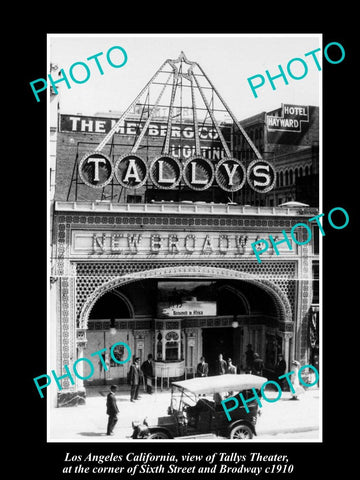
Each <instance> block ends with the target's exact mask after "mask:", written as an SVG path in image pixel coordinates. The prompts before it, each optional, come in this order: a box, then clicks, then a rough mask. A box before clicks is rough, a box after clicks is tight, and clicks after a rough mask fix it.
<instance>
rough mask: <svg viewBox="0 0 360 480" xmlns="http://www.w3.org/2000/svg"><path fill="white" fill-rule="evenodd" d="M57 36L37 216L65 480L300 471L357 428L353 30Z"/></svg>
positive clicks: (48, 383)
mask: <svg viewBox="0 0 360 480" xmlns="http://www.w3.org/2000/svg"><path fill="white" fill-rule="evenodd" d="M51 30H52V29H49V30H48V31H47V32H46V33H42V34H39V37H40V36H41V41H40V42H38V44H40V45H41V48H42V49H43V51H42V52H41V55H44V54H45V57H46V62H45V61H44V62H43V64H42V65H41V64H40V65H41V68H36V67H37V66H38V64H39V63H37V64H34V66H33V68H31V69H29V70H28V72H27V74H26V80H25V83H26V88H27V91H26V94H27V97H28V98H27V102H28V103H31V108H30V109H29V111H30V112H33V111H35V110H37V114H36V115H35V114H34V116H33V117H32V121H30V120H29V124H28V127H27V128H28V130H29V132H30V134H31V132H32V131H36V132H38V139H36V138H35V137H32V142H33V144H34V145H35V148H37V149H38V152H37V158H38V161H39V163H38V164H36V162H35V163H34V170H31V171H29V172H28V175H31V177H30V176H28V177H27V178H26V182H27V183H28V184H30V183H31V181H32V178H33V177H32V175H34V178H35V175H36V172H37V171H38V170H40V171H41V175H39V176H38V177H37V178H36V182H37V183H36V185H37V187H36V189H35V188H34V196H33V200H32V201H33V202H34V204H35V198H39V203H38V205H39V206H40V203H41V202H43V203H45V208H39V209H38V215H39V217H38V218H37V222H38V226H39V230H38V231H37V232H36V235H35V234H32V232H31V228H32V224H31V221H32V220H31V219H32V217H31V215H29V216H27V215H24V217H26V218H25V219H24V221H25V222H26V226H27V227H28V230H29V232H31V235H30V237H31V242H32V243H31V245H33V247H31V246H30V245H29V247H28V248H29V251H32V252H34V253H33V256H32V258H30V259H29V261H30V265H36V266H35V267H34V268H35V269H37V270H38V272H37V273H38V275H39V277H40V281H39V282H36V281H35V280H34V282H33V285H32V286H31V287H29V291H28V294H29V295H31V301H30V302H27V303H26V304H25V303H24V306H26V308H29V309H31V308H33V306H34V305H36V312H37V313H36V315H37V319H38V320H37V323H36V329H34V330H32V332H31V335H35V337H34V341H31V342H30V334H29V337H28V338H29V344H30V343H31V345H32V346H33V350H34V356H33V360H32V362H29V364H28V367H27V373H26V375H27V377H26V397H27V398H30V400H29V402H30V403H28V405H29V406H30V405H31V407H30V410H29V411H32V412H33V413H32V415H33V417H32V418H31V414H30V416H29V417H28V418H27V420H26V425H29V429H27V430H28V431H29V433H30V432H33V434H34V435H35V434H36V435H37V436H38V437H39V441H38V443H37V440H35V438H34V446H35V445H37V446H38V448H39V452H42V453H41V455H44V456H46V455H48V458H49V459H52V460H51V461H52V462H53V470H52V472H50V470H49V474H50V476H51V475H52V473H53V474H54V475H53V476H54V477H56V478H58V477H59V478H60V477H61V478H62V477H63V476H64V475H65V476H67V477H68V478H75V477H77V476H78V475H81V474H92V475H101V476H102V478H109V477H113V476H114V475H118V474H121V475H123V476H126V477H130V476H136V475H141V474H145V475H147V474H156V475H165V476H167V475H168V474H195V475H196V476H197V477H201V475H220V474H223V475H227V476H230V477H232V476H234V477H235V476H236V477H237V476H238V475H239V474H240V475H245V476H246V475H247V476H248V477H247V478H253V477H258V478H268V476H269V475H274V474H275V475H277V474H280V473H281V474H283V475H282V476H283V477H284V478H295V477H297V475H300V474H301V477H302V476H303V473H304V472H305V471H306V469H307V467H306V464H305V463H306V462H307V465H308V466H309V465H310V466H311V465H312V460H311V458H312V456H314V457H316V452H318V453H319V455H320V454H321V456H322V455H324V456H325V455H326V451H328V450H327V447H328V445H330V443H332V442H333V441H335V438H337V439H342V438H346V437H347V435H348V431H349V429H348V420H346V416H347V414H348V413H349V411H345V409H344V408H345V406H343V404H342V403H343V402H344V400H345V397H344V395H345V394H346V392H345V391H344V390H343V388H348V391H349V392H350V388H352V387H353V385H352V384H351V382H349V366H348V365H351V364H352V360H351V358H352V354H353V352H352V347H351V339H350V338H348V337H350V336H351V335H349V330H346V331H345V324H346V323H347V322H350V316H351V315H349V309H350V307H349V303H347V299H346V293H345V292H347V287H346V285H347V283H346V282H347V281H348V280H349V269H348V268H349V265H350V264H351V261H353V260H352V254H353V250H351V248H350V245H351V239H353V238H354V237H353V236H354V233H353V229H354V223H355V215H354V211H353V202H352V201H351V198H350V196H351V195H352V192H353V190H352V187H351V182H352V181H353V179H354V178H355V172H354V171H353V170H352V169H351V168H350V167H349V166H348V163H349V162H350V157H351V158H353V157H354V153H351V155H350V150H349V138H346V135H345V134H344V130H345V123H346V122H349V128H350V126H351V125H352V124H351V122H350V120H349V117H348V116H346V115H347V112H348V111H349V109H350V104H351V102H352V100H349V99H347V95H348V94H349V89H350V83H349V78H351V77H347V76H346V74H345V73H344V72H345V68H348V67H349V63H350V62H353V61H354V59H353V50H351V48H350V46H351V42H350V40H349V39H348V38H347V37H346V35H345V36H344V34H340V33H339V34H338V35H336V31H334V32H332V34H331V35H329V34H324V33H322V29H321V28H319V29H314V30H313V31H312V32H311V33H308V32H306V31H305V29H304V30H301V29H300V30H295V29H294V32H296V33H291V29H288V30H286V31H287V32H288V33H278V32H277V31H276V29H274V32H273V33H261V29H259V30H258V31H256V30H254V32H257V33H211V32H209V33H141V32H139V33H121V29H119V30H120V33H117V32H115V31H114V33H95V32H94V33H91V29H89V33H77V32H76V29H74V30H73V32H72V33H65V32H66V29H64V30H63V31H62V30H61V29H60V30H55V29H54V30H53V31H51ZM35 65H36V66H35ZM349 102H350V103H349ZM351 108H354V109H355V106H353V107H351ZM37 118H41V121H42V122H43V123H42V125H43V126H42V127H40V122H38V121H37ZM351 128H353V127H351ZM34 158H35V157H34ZM35 195H38V197H35ZM29 205H31V203H29ZM40 217H41V218H40ZM41 220H45V221H44V222H43V224H41ZM34 231H35V230H34ZM31 249H32V250H31ZM37 251H40V252H41V255H42V258H43V259H44V260H45V262H44V263H45V267H44V268H42V267H43V265H41V262H38V259H39V257H37V256H36V255H35V252H37ZM29 269H30V267H29ZM32 292H34V294H32ZM42 300H44V302H42ZM41 302H42V303H41ZM353 320H354V319H352V320H351V321H353ZM342 324H343V325H342ZM335 326H336V328H335ZM26 329H27V330H26V331H24V333H23V336H24V338H25V337H26V336H27V335H26V333H27V331H29V332H30V325H27V326H26ZM334 337H335V338H334ZM35 346H37V349H36V348H35ZM339 382H340V383H341V388H339V386H340V383H339ZM338 388H339V391H337V389H338ZM340 390H341V391H340ZM32 406H33V407H32ZM333 413H334V415H333ZM339 414H340V417H339ZM35 424H36V428H35V429H34V428H33V426H34V425H35ZM334 436H335V437H334ZM36 438H37V437H36ZM329 442H330V443H329ZM339 448H340V447H339ZM302 452H304V453H302ZM303 458H306V459H307V460H306V462H305V463H303V461H302V459H303ZM300 459H301V461H300ZM49 461H50V460H49ZM314 468H315V467H314ZM318 468H320V467H319V466H318V467H316V470H314V472H315V471H316V472H319V474H320V473H321V470H319V469H318Z"/></svg>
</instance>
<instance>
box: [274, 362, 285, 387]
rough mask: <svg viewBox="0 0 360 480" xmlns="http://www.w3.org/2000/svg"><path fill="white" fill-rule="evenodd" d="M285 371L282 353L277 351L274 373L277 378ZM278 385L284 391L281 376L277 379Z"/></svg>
mask: <svg viewBox="0 0 360 480" xmlns="http://www.w3.org/2000/svg"><path fill="white" fill-rule="evenodd" d="M285 371H286V362H285V360H284V355H283V354H282V353H279V355H278V361H277V364H276V366H275V375H276V377H277V378H278V379H279V377H281V376H282V375H284V373H285ZM278 382H279V385H280V387H281V390H282V391H284V389H285V378H281V379H279V380H278Z"/></svg>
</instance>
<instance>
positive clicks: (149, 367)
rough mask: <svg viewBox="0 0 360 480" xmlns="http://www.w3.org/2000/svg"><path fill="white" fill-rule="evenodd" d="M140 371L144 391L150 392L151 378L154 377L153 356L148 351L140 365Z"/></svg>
mask: <svg viewBox="0 0 360 480" xmlns="http://www.w3.org/2000/svg"><path fill="white" fill-rule="evenodd" d="M141 371H142V373H143V375H144V379H145V384H146V392H147V393H148V394H149V395H151V394H152V379H153V377H154V368H153V356H152V354H151V353H149V355H148V357H147V360H145V362H143V364H142V365H141Z"/></svg>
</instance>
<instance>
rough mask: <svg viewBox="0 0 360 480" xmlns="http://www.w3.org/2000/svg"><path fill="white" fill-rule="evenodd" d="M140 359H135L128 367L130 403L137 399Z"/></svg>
mask: <svg viewBox="0 0 360 480" xmlns="http://www.w3.org/2000/svg"><path fill="white" fill-rule="evenodd" d="M139 362H140V358H139V357H135V358H134V363H133V364H132V365H131V367H130V401H131V402H135V400H137V399H138V397H139V388H140V368H139Z"/></svg>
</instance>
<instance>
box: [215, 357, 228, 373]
mask: <svg viewBox="0 0 360 480" xmlns="http://www.w3.org/2000/svg"><path fill="white" fill-rule="evenodd" d="M226 368H227V364H226V362H225V360H224V359H223V356H222V353H220V354H219V360H218V365H217V374H218V375H224V374H225V373H226Z"/></svg>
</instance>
